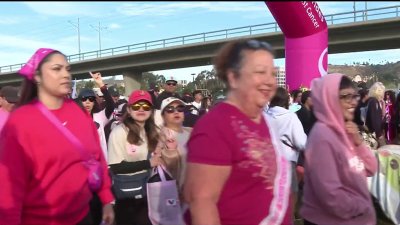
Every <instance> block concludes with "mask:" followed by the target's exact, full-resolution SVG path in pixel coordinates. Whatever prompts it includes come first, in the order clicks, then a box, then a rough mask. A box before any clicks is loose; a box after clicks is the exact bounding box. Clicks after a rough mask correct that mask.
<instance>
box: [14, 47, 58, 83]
mask: <svg viewBox="0 0 400 225" xmlns="http://www.w3.org/2000/svg"><path fill="white" fill-rule="evenodd" d="M54 51H56V50H54V49H51V48H39V49H38V50H37V51H36V52H35V54H33V56H32V57H31V58H30V59H29V61H28V62H27V63H26V64H25V65H24V66H23V67H22V68H21V69H20V70H19V71H18V73H19V74H21V75H22V76H24V77H26V78H27V79H28V80H32V79H33V77H34V76H35V72H36V70H37V69H38V67H39V64H40V63H41V62H42V61H43V59H44V58H45V57H46V56H48V55H49V54H50V53H52V52H54Z"/></svg>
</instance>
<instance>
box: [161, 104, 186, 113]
mask: <svg viewBox="0 0 400 225" xmlns="http://www.w3.org/2000/svg"><path fill="white" fill-rule="evenodd" d="M164 111H165V112H167V113H174V112H175V111H178V112H184V111H185V106H184V105H178V106H176V107H173V106H167V107H165V109H164Z"/></svg>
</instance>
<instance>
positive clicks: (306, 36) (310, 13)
mask: <svg viewBox="0 0 400 225" xmlns="http://www.w3.org/2000/svg"><path fill="white" fill-rule="evenodd" d="M265 4H266V5H267V7H268V9H269V10H270V11H271V13H272V15H273V16H274V18H275V20H276V22H277V23H278V25H279V27H280V28H281V30H282V32H283V34H284V36H285V69H286V84H287V85H288V86H289V88H290V89H291V90H292V89H297V88H300V87H307V88H309V87H310V85H311V80H312V79H314V78H317V77H321V76H324V75H326V74H327V68H328V26H327V24H326V21H325V17H324V15H323V14H322V12H321V9H320V8H319V7H318V4H317V3H316V2H310V1H298V2H265Z"/></svg>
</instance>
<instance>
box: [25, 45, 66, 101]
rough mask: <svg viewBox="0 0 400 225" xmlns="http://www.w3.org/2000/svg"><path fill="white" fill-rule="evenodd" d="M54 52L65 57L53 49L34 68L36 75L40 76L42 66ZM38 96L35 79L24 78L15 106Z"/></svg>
mask: <svg viewBox="0 0 400 225" xmlns="http://www.w3.org/2000/svg"><path fill="white" fill-rule="evenodd" d="M55 54H60V55H63V56H64V57H65V58H66V56H65V55H64V54H63V53H61V52H59V51H54V52H52V53H50V54H48V55H47V56H46V57H45V58H44V59H43V60H42V61H41V62H40V63H39V65H38V68H37V70H36V72H35V73H36V75H38V76H40V77H41V76H42V66H43V64H44V63H46V62H48V61H49V60H50V58H51V57H52V56H53V55H55ZM37 97H38V87H37V83H36V82H35V79H34V78H32V80H28V79H27V78H24V81H23V83H22V92H21V97H20V99H19V102H18V103H17V107H20V106H23V105H26V104H28V103H29V102H31V101H32V100H33V99H35V98H37Z"/></svg>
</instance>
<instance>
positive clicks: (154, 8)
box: [0, 1, 400, 81]
mask: <svg viewBox="0 0 400 225" xmlns="http://www.w3.org/2000/svg"><path fill="white" fill-rule="evenodd" d="M317 3H318V5H319V7H320V8H321V10H322V13H323V14H324V15H325V16H326V15H329V14H335V13H342V12H349V11H352V10H353V1H348V2H318V1H317ZM393 5H399V6H400V2H399V1H397V2H368V3H367V8H368V9H370V8H379V7H386V6H393ZM355 6H356V10H363V9H365V2H363V1H359V2H356V5H355ZM0 15H2V16H1V18H0V29H1V32H0V66H6V65H12V64H19V63H25V62H26V61H27V60H28V59H29V58H30V56H31V55H32V54H33V53H34V52H35V51H36V50H37V49H38V48H41V47H49V48H54V49H57V50H60V51H61V52H63V53H64V54H66V55H72V54H77V53H78V52H79V48H78V32H77V28H76V25H77V22H78V18H79V27H80V46H81V47H80V48H81V52H88V51H96V50H98V49H99V32H98V30H99V23H100V31H101V32H100V39H101V48H102V49H106V48H113V47H118V46H124V45H131V44H135V43H142V42H148V41H155V40H160V39H165V38H172V37H178V36H183V35H190V34H196V33H203V32H210V31H216V30H223V29H230V28H235V27H241V26H251V25H256V24H263V23H270V22H274V21H275V20H274V18H273V17H272V15H271V13H270V12H269V10H268V8H267V7H266V5H265V3H264V2H262V1H260V2H150V1H149V2H93V1H91V2H0ZM399 56H400V49H395V50H383V51H374V52H373V54H371V52H358V53H344V54H329V56H328V59H329V63H330V64H335V65H343V64H345V63H347V64H352V62H353V61H355V62H364V61H370V62H371V63H374V64H380V63H384V62H386V61H388V62H397V61H399ZM275 64H276V65H277V66H284V59H276V60H275ZM211 69H212V66H200V67H191V68H182V69H174V70H163V71H152V72H154V73H155V74H162V75H165V76H166V77H170V76H174V78H175V79H178V80H189V81H191V80H192V79H193V76H191V74H193V73H196V74H197V73H199V72H201V71H202V70H211Z"/></svg>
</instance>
